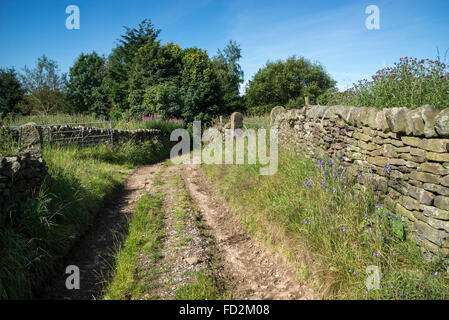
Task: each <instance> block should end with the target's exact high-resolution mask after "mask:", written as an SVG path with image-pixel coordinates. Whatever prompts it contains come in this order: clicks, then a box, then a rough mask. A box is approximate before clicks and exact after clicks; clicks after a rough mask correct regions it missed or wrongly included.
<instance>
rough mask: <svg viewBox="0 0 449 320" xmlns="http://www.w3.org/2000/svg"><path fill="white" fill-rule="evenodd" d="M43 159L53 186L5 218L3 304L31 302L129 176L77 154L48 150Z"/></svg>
mask: <svg viewBox="0 0 449 320" xmlns="http://www.w3.org/2000/svg"><path fill="white" fill-rule="evenodd" d="M44 159H45V161H46V163H47V165H48V168H49V173H50V175H51V180H49V181H46V182H45V183H44V185H43V186H42V188H41V189H40V192H39V194H36V195H35V196H34V197H33V199H32V200H30V201H28V202H27V203H24V204H21V205H18V206H17V207H16V209H15V210H14V211H13V212H11V214H9V215H6V214H2V215H1V221H0V229H1V230H0V298H1V299H17V298H25V297H30V296H31V290H32V288H33V287H34V286H36V285H38V284H39V283H40V281H42V279H44V277H45V275H46V274H47V273H48V272H50V271H51V269H52V266H53V264H54V262H55V261H56V260H57V259H58V258H59V257H61V256H63V255H64V254H66V253H67V251H68V250H69V249H70V247H71V246H72V245H73V243H74V242H75V241H76V239H78V237H79V236H80V235H81V234H83V233H84V232H85V230H86V229H87V227H88V226H89V225H90V224H91V222H92V221H93V218H94V216H95V213H96V212H97V210H98V209H99V208H100V207H101V205H102V202H103V200H104V199H105V197H106V196H107V195H109V194H111V193H112V191H113V190H114V189H115V188H116V187H118V186H119V185H120V184H121V183H122V181H123V180H124V178H125V177H126V175H127V174H128V173H129V170H126V169H124V168H123V167H122V166H120V165H117V164H111V163H108V162H103V161H101V160H98V159H94V158H88V157H84V158H83V157H80V153H79V152H78V151H77V150H74V149H58V150H55V149H53V148H46V149H45V150H44Z"/></svg>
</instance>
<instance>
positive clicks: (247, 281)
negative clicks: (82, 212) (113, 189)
mask: <svg viewBox="0 0 449 320" xmlns="http://www.w3.org/2000/svg"><path fill="white" fill-rule="evenodd" d="M156 176H158V177H160V178H162V179H163V180H164V181H169V180H170V179H176V177H178V180H179V181H181V184H183V185H178V186H177V185H176V184H173V183H171V184H169V185H167V186H165V188H166V189H167V188H169V189H167V191H168V192H166V199H165V201H164V202H165V204H164V207H165V210H166V211H167V212H168V211H169V210H171V208H172V207H173V206H174V205H175V198H176V195H177V194H178V193H179V192H181V191H180V190H183V189H184V188H185V189H186V190H187V191H188V194H189V196H190V197H191V200H192V205H193V208H190V209H188V211H189V212H190V211H192V212H193V211H195V212H197V213H199V215H200V217H201V220H202V221H204V224H205V228H206V230H207V232H208V233H209V234H210V235H211V236H212V238H213V239H214V241H213V244H208V242H207V241H204V239H202V238H201V236H200V235H199V231H198V226H195V225H194V224H195V223H197V220H196V219H194V218H189V219H188V220H186V221H185V223H186V225H187V231H186V232H187V233H188V234H187V235H188V236H189V238H191V239H193V240H192V241H191V242H190V244H188V245H186V246H185V247H184V248H183V250H182V251H180V252H182V256H181V255H179V254H178V253H176V252H178V250H173V243H174V238H173V237H172V236H170V235H173V234H175V233H174V232H173V230H171V229H172V228H173V226H174V225H175V223H174V220H173V219H171V218H170V216H168V218H167V219H166V221H165V224H166V229H167V230H166V233H167V235H168V236H167V239H165V241H164V255H165V256H166V258H165V261H171V263H172V265H171V268H170V270H171V271H169V273H167V274H166V275H165V276H164V277H165V278H168V277H170V278H171V279H173V278H177V279H180V280H179V281H180V283H182V281H183V278H182V277H181V274H183V272H185V271H187V270H190V269H192V268H193V267H192V265H197V266H195V268H196V269H198V268H207V266H208V259H210V257H208V252H209V251H210V250H209V248H207V246H213V247H214V248H213V250H216V251H217V252H218V253H219V256H220V259H221V262H222V264H223V268H222V271H220V273H219V277H220V278H222V280H223V281H224V283H225V286H226V288H227V290H228V291H230V292H231V295H232V298H235V299H256V300H257V299H275V300H277V299H289V300H297V299H313V294H312V292H311V290H310V289H308V288H307V287H306V286H304V285H303V284H301V283H299V282H298V281H297V280H296V276H295V272H294V270H292V269H291V268H290V267H289V265H288V264H287V262H286V261H285V259H284V258H282V257H280V256H279V255H277V254H274V253H272V252H270V250H268V249H267V248H266V247H265V246H264V245H263V244H262V242H261V241H260V240H258V239H256V238H254V237H252V236H250V235H249V234H248V232H246V231H245V229H244V227H243V226H242V224H241V223H240V222H239V220H238V217H237V215H236V214H235V213H234V212H232V210H231V209H230V208H229V207H228V206H227V205H226V204H225V203H223V201H222V200H221V199H220V198H219V197H218V196H217V195H216V194H215V191H214V188H213V186H212V185H211V184H210V182H209V181H208V180H207V179H206V178H205V176H204V175H203V173H202V171H201V169H200V168H199V166H197V165H171V166H168V167H167V166H163V165H162V164H154V165H148V166H142V167H140V168H138V169H136V170H135V171H134V172H133V173H132V174H131V175H130V176H129V177H128V179H126V181H125V184H124V187H123V188H122V189H121V190H119V191H118V192H117V194H116V195H115V196H114V198H113V199H112V200H111V201H110V202H109V203H108V205H107V206H106V207H105V208H104V209H103V210H102V211H101V212H100V213H99V214H98V215H97V218H96V222H95V225H94V226H93V228H92V229H91V230H90V231H89V232H88V233H87V234H86V235H85V236H84V237H83V238H82V239H81V240H80V241H79V243H78V244H77V245H76V246H75V247H74V248H73V250H72V251H71V252H70V254H69V255H68V256H67V257H66V258H65V259H64V261H63V263H62V264H61V268H60V270H59V272H58V275H57V276H55V278H54V280H53V281H52V282H50V283H49V284H48V286H47V287H46V288H45V290H44V291H43V293H42V294H41V295H40V298H43V299H98V298H101V296H100V295H99V294H100V293H99V291H100V289H101V287H102V285H103V284H104V283H102V281H103V282H104V280H105V279H106V280H107V279H108V277H107V275H108V270H109V268H108V266H109V265H111V263H113V261H112V260H111V259H112V255H111V253H113V252H114V250H115V249H116V247H117V243H119V244H120V243H122V242H123V238H124V237H125V236H126V224H127V223H126V221H127V217H129V216H130V214H131V213H132V212H133V211H134V206H135V203H136V201H137V200H138V199H139V198H140V196H141V195H142V194H143V193H151V192H152V189H153V188H154V186H153V183H152V182H153V180H154V178H155V177H156ZM179 177H181V178H182V179H179ZM192 217H193V215H192ZM192 260H195V263H193V264H192ZM189 261H190V262H189ZM144 262H145V261H143V263H144ZM71 264H73V265H77V266H79V268H80V270H81V284H82V285H81V289H80V290H67V289H66V288H65V279H66V276H67V275H65V274H64V270H65V267H63V266H67V265H71ZM99 275H100V276H99ZM174 288H175V287H173V288H172V289H174ZM156 291H157V292H156V294H157V296H158V298H160V299H171V298H173V294H172V293H173V292H172V291H173V290H171V289H170V288H169V289H167V291H166V292H165V291H163V290H162V291H161V288H158V289H157V290H156ZM148 297H152V298H154V297H155V295H154V294H153V293H149V294H148Z"/></svg>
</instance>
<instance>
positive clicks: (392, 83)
mask: <svg viewBox="0 0 449 320" xmlns="http://www.w3.org/2000/svg"><path fill="white" fill-rule="evenodd" d="M448 93H449V66H448V65H447V64H446V63H444V62H441V61H439V60H430V59H420V60H419V59H416V58H409V57H403V58H401V59H400V61H399V62H396V63H395V64H394V66H393V67H386V68H382V69H380V70H378V71H377V72H376V74H375V75H374V76H372V80H371V81H368V80H366V79H364V80H359V81H358V83H356V84H354V85H353V87H352V88H350V89H348V90H346V91H344V92H338V89H337V88H331V89H329V91H328V92H326V93H325V94H324V95H322V96H321V97H320V98H319V100H318V101H319V103H320V104H331V105H336V104H344V105H354V106H359V107H362V106H368V107H375V108H378V109H383V108H393V107H408V108H411V109H414V108H418V107H420V106H422V105H425V104H429V105H432V106H434V107H435V108H439V109H443V108H446V107H447V106H448V105H449V94H448Z"/></svg>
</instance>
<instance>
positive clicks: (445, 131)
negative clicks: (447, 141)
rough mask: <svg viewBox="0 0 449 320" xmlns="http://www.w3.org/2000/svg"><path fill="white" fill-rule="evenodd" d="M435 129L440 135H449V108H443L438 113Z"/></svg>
mask: <svg viewBox="0 0 449 320" xmlns="http://www.w3.org/2000/svg"><path fill="white" fill-rule="evenodd" d="M435 130H436V132H437V133H438V134H439V135H440V136H444V137H446V136H449V108H446V109H443V110H441V111H440V113H439V114H437V115H436V117H435Z"/></svg>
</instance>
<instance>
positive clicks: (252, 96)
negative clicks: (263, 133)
mask: <svg viewBox="0 0 449 320" xmlns="http://www.w3.org/2000/svg"><path fill="white" fill-rule="evenodd" d="M334 85H335V81H334V80H332V79H331V77H330V76H329V75H328V74H327V73H326V71H325V70H324V68H323V66H321V65H320V64H318V63H312V62H310V61H309V60H307V59H305V58H304V57H300V58H297V57H296V56H292V57H290V58H288V59H287V60H285V61H284V60H278V61H276V62H267V64H266V65H265V67H263V68H262V69H260V70H259V71H258V72H257V73H256V74H255V75H254V78H253V80H251V81H249V82H248V84H247V87H246V103H247V107H248V109H249V111H251V110H259V111H260V110H262V112H267V111H269V110H270V109H271V108H272V107H274V106H276V105H283V106H286V107H301V106H303V105H304V97H305V96H308V97H309V98H310V101H311V102H312V103H313V102H315V101H316V98H317V97H318V96H319V95H320V94H322V93H323V92H325V91H326V90H327V89H329V88H331V87H333V86H334Z"/></svg>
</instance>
